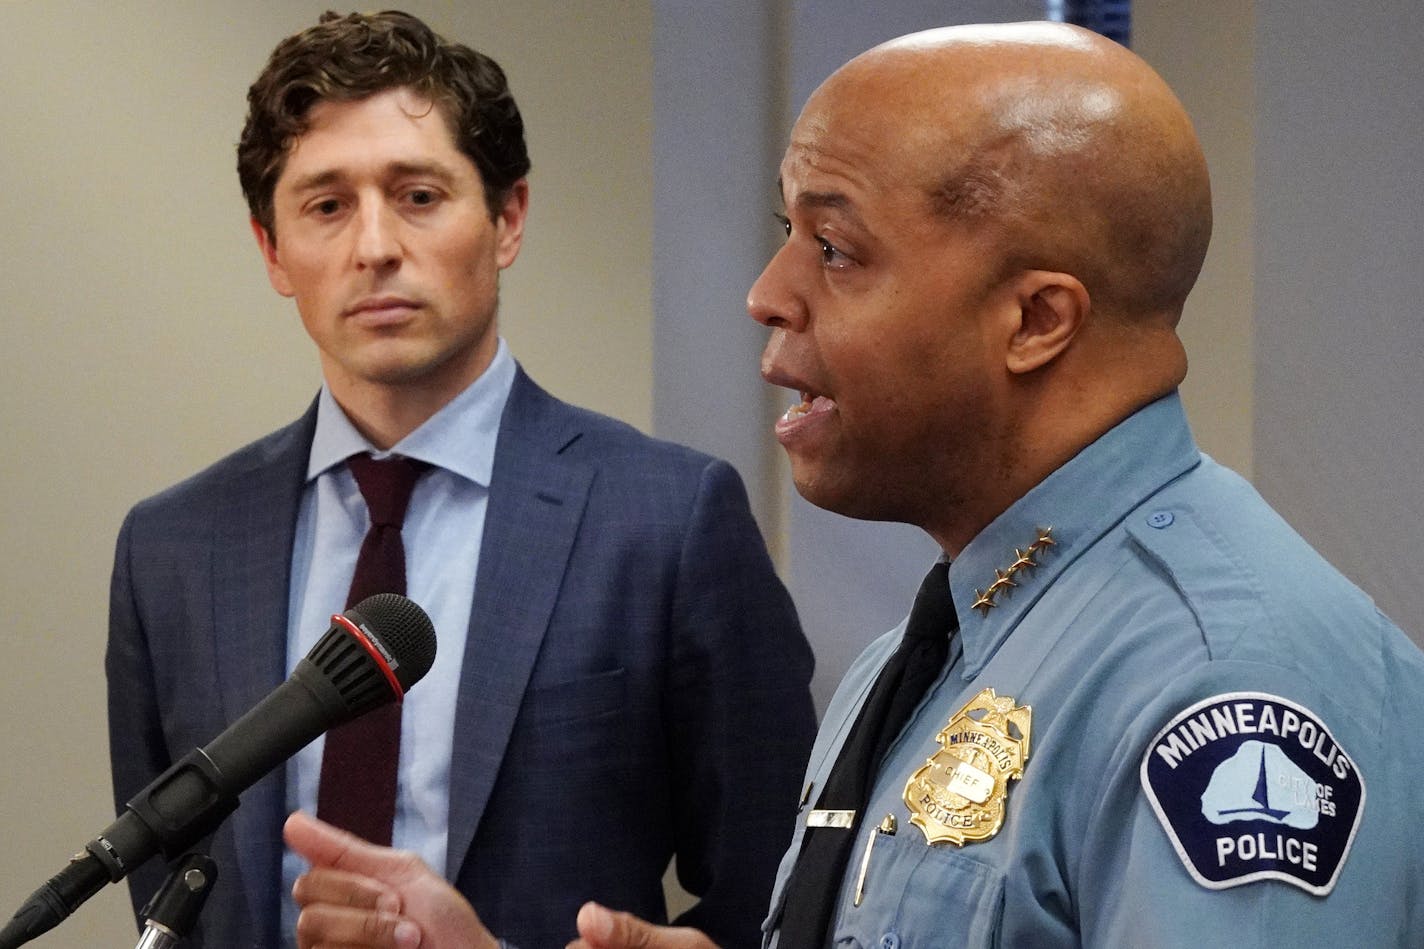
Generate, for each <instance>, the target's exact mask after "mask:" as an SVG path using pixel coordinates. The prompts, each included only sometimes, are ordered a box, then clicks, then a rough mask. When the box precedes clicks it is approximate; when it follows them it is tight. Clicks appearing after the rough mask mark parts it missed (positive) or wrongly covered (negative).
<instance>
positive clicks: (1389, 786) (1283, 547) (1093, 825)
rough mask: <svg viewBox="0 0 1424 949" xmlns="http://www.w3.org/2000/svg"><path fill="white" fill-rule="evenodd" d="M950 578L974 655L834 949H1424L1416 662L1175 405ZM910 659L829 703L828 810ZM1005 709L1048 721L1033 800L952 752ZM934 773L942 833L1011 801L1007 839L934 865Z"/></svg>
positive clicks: (879, 810) (1100, 451) (924, 731)
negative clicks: (925, 827) (925, 811)
mask: <svg viewBox="0 0 1424 949" xmlns="http://www.w3.org/2000/svg"><path fill="white" fill-rule="evenodd" d="M1050 527H1051V528H1052V530H1051V532H1049V533H1048V536H1050V537H1051V539H1052V540H1053V542H1054V543H1053V545H1052V546H1048V545H1042V544H1040V545H1039V549H1037V550H1035V551H1034V552H1032V554H1031V555H1029V551H1028V548H1029V547H1030V546H1031V545H1034V544H1035V543H1037V542H1038V540H1039V538H1040V537H1042V536H1043V529H1045V528H1050ZM1023 559H1031V560H1033V561H1034V562H1035V563H1036V564H1037V566H1025V565H1020V566H1019V567H1018V568H1017V569H1015V568H1014V567H1013V565H1014V564H1017V563H1020V561H1021V560H1023ZM949 577H950V587H951V591H952V593H953V597H954V601H955V605H956V608H957V612H958V615H959V619H960V622H961V624H962V628H961V631H960V633H959V635H958V636H956V637H955V640H954V643H953V646H952V648H951V655H950V659H949V662H948V665H947V668H946V671H945V674H944V676H943V677H942V679H941V680H940V682H939V683H938V684H937V685H936V686H935V687H934V688H932V689H931V691H930V693H929V694H928V695H927V696H926V698H925V700H924V702H923V703H922V704H921V706H920V708H919V709H918V710H917V712H916V714H915V715H914V717H913V718H912V719H911V722H910V724H909V725H907V726H906V729H905V730H904V732H903V733H902V734H901V736H900V738H899V740H898V741H897V742H896V744H895V745H894V746H892V748H891V749H890V751H889V752H888V753H887V755H886V758H885V759H884V761H883V762H882V763H881V767H880V770H879V772H878V777H877V779H876V782H875V786H874V790H873V792H872V795H871V800H870V805H869V807H868V808H867V809H866V811H865V813H864V817H863V819H862V820H861V822H860V826H859V827H858V828H857V829H856V830H855V831H854V833H855V835H856V840H855V847H854V850H853V852H852V856H851V859H850V864H849V869H848V871H847V874H846V877H845V880H844V882H843V885H842V889H841V895H840V903H839V908H838V911H837V917H836V922H835V924H834V939H835V944H836V945H837V946H843V947H850V946H878V947H880V949H899V947H902V946H903V947H922V946H945V947H961V946H969V947H989V946H996V947H1035V949H1058V947H1064V949H1067V947H1079V946H1093V947H1099V946H1114V947H1117V946H1121V947H1162V946H1180V947H1188V946H1190V947H1200V946H1231V947H1263V946H1292V947H1313V946H1370V947H1382V946H1400V947H1404V946H1412V947H1419V946H1424V911H1421V909H1420V906H1421V905H1424V902H1421V901H1424V846H1420V844H1419V835H1418V833H1417V828H1418V827H1419V826H1420V824H1421V822H1424V741H1421V736H1424V654H1421V653H1420V651H1419V649H1418V648H1417V647H1416V646H1415V645H1414V644H1413V643H1411V642H1410V641H1409V640H1408V639H1407V638H1406V637H1405V636H1404V634H1403V633H1401V632H1400V631H1399V630H1398V629H1397V628H1396V627H1395V626H1393V625H1392V624H1391V623H1390V622H1389V621H1388V620H1387V619H1386V618H1384V617H1383V616H1381V615H1380V614H1379V613H1378V611H1377V610H1376V609H1375V608H1374V606H1373V604H1372V603H1371V602H1370V601H1369V600H1368V598H1367V597H1366V596H1365V595H1364V594H1363V593H1361V592H1360V591H1359V590H1358V589H1356V588H1355V587H1354V586H1352V585H1351V584H1350V583H1349V582H1348V581H1347V580H1346V579H1345V578H1344V577H1342V576H1340V575H1339V574H1338V573H1337V572H1336V571H1335V570H1333V569H1332V568H1331V567H1330V566H1329V565H1328V564H1326V563H1325V562H1324V561H1323V560H1322V559H1321V558H1320V557H1319V556H1318V555H1317V554H1316V553H1315V552H1314V551H1313V550H1311V548H1310V547H1309V546H1308V545H1307V544H1306V543H1305V542H1304V541H1303V540H1302V539H1301V538H1300V537H1299V536H1297V535H1296V534H1295V533H1294V532H1293V531H1292V530H1291V529H1290V528H1289V527H1288V526H1287V525H1286V524H1285V523H1284V522H1283V521H1281V519H1280V518H1279V517H1278V516H1277V515H1276V514H1275V513H1274V512H1273V511H1272V510H1271V509H1270V508H1269V507H1268V506H1267V505H1266V503H1265V502H1264V501H1263V500H1262V499H1261V498H1260V496H1259V495H1258V494H1257V493H1256V492H1255V491H1254V490H1253V489H1252V488H1251V487H1250V485H1248V484H1247V483H1246V482H1245V481H1243V480H1242V479H1240V478H1239V477H1237V476H1236V475H1234V474H1232V473H1231V472H1229V471H1227V470H1226V469H1224V468H1222V467H1220V466H1219V465H1217V464H1215V463H1214V462H1213V461H1211V459H1209V458H1207V457H1205V456H1204V455H1202V454H1201V453H1200V452H1199V451H1198V450H1197V448H1196V446H1195V445H1194V444H1193V442H1192V439H1191V435H1190V432H1189V431H1188V428H1187V424H1186V419H1185V417H1184V415H1183V413H1182V410H1181V405H1180V402H1179V400H1178V398H1177V396H1176V395H1175V394H1173V395H1170V396H1168V397H1166V398H1163V399H1161V400H1159V401H1157V402H1155V403H1153V404H1151V405H1149V406H1147V407H1145V408H1144V409H1142V410H1141V411H1139V412H1138V413H1136V414H1135V415H1133V416H1132V417H1130V418H1128V419H1127V420H1125V421H1124V422H1122V423H1121V424H1119V425H1118V426H1117V427H1116V428H1114V429H1113V430H1112V431H1110V432H1108V433H1107V434H1105V435H1104V436H1103V437H1102V438H1100V439H1099V440H1098V441H1097V442H1095V443H1094V444H1092V445H1090V446H1088V447H1087V448H1086V449H1084V450H1083V451H1082V452H1081V453H1080V454H1079V455H1078V456H1077V457H1075V458H1073V459H1072V460H1070V461H1069V462H1068V463H1067V464H1065V465H1064V466H1063V467H1062V468H1060V469H1059V470H1058V471H1056V472H1054V473H1053V474H1052V475H1050V476H1049V477H1048V478H1047V479H1045V480H1044V481H1043V482H1042V483H1040V484H1039V485H1038V486H1036V487H1035V488H1034V489H1033V490H1032V491H1030V492H1029V493H1028V494H1027V495H1026V496H1025V497H1023V498H1022V499H1020V500H1019V501H1018V502H1017V503H1016V504H1014V505H1013V506H1012V507H1011V508H1010V509H1009V510H1007V511H1005V512H1004V513H1003V514H1002V515H1001V516H1000V517H998V518H997V519H996V520H995V521H994V522H993V523H991V524H990V525H989V526H988V527H986V528H985V529H984V531H982V532H981V533H980V534H979V535H978V536H977V537H975V538H974V540H973V541H972V542H971V543H970V544H969V545H968V546H967V547H966V548H965V549H964V550H963V551H962V552H961V553H960V555H959V557H958V558H956V559H955V561H954V563H953V565H952V567H951V570H950V574H949ZM1001 578H1007V579H1006V581H1005V582H1000V581H1001ZM996 583H997V587H996V588H995V589H994V590H993V592H992V593H990V588H991V587H992V586H994V585H995V584H996ZM986 601H992V603H993V605H992V606H983V605H981V607H980V608H978V609H976V608H975V606H974V604H975V603H976V602H979V603H981V604H983V603H985V602H986ZM902 631H903V625H902V627H901V628H900V629H897V630H894V631H892V632H891V633H889V634H887V635H886V636H884V637H882V638H881V639H879V640H877V641H876V642H875V643H874V644H873V645H872V646H871V647H870V648H869V649H868V650H867V651H866V652H865V653H864V654H863V655H862V656H861V658H860V659H859V660H857V662H856V664H855V665H854V666H853V667H852V669H851V670H850V672H849V673H848V674H847V676H846V678H845V680H844V681H843V682H842V684H841V687H840V689H839V690H838V692H837V694H836V696H835V698H834V699H833V700H832V702H831V705H830V707H829V709H828V710H827V713H826V716H825V720H824V722H823V724H822V727H821V733H820V735H819V736H818V738H817V744H816V747H815V749H814V750H813V752H812V756H811V761H810V764H809V767H808V774H807V777H808V780H812V781H814V782H815V786H816V788H819V787H820V786H821V785H822V784H824V782H825V779H826V775H827V774H828V773H829V770H830V767H831V764H832V763H833V762H834V759H835V754H836V752H837V750H838V749H839V746H840V744H841V742H842V741H843V740H844V737H845V734H846V732H847V731H848V730H849V727H850V724H851V723H852V722H853V721H854V717H855V712H856V710H857V709H858V708H859V707H860V705H861V703H862V702H863V701H864V699H865V696H866V693H867V692H868V691H869V689H870V686H871V683H872V682H873V681H874V679H875V675H876V673H877V672H878V671H879V669H880V667H881V666H882V665H883V664H884V662H885V660H886V659H887V658H888V656H889V654H890V653H891V652H892V651H893V649H894V648H895V645H896V643H897V642H898V641H899V638H900V636H901V634H902ZM985 688H993V689H995V690H996V692H997V694H998V695H999V696H1001V697H1002V696H1011V697H1012V698H1013V699H1014V703H1013V705H1014V706H1027V707H1029V708H1030V710H1031V711H1030V713H1029V721H1030V724H1029V727H1028V741H1027V743H1026V745H1027V747H1026V750H1027V753H1028V756H1027V760H1026V762H1024V765H1023V772H1022V778H1021V779H1019V780H1007V779H1005V778H1004V777H1003V774H1002V773H1001V772H999V770H998V767H997V766H996V765H995V763H994V762H995V759H996V758H998V759H1000V760H1001V761H1002V763H1006V764H1010V765H1011V764H1012V760H1011V759H1012V755H1011V754H1010V753H1009V752H1011V751H1012V749H1013V748H1014V747H1015V745H1016V744H1017V742H1010V741H1000V740H998V739H997V738H994V737H993V736H992V735H990V736H989V737H988V738H985V737H984V736H985V733H984V731H983V729H982V727H976V726H967V725H965V724H964V723H963V721H960V723H959V724H958V725H957V726H956V727H955V728H947V727H946V726H948V725H949V723H950V721H951V719H952V718H953V717H955V716H956V713H957V712H958V711H959V710H961V709H962V708H964V706H965V705H966V703H968V702H970V700H971V699H974V698H975V697H976V696H978V695H979V694H980V693H981V690H983V689H985ZM1268 706H1269V710H1268ZM941 735H943V737H944V741H945V744H944V745H941V743H940V741H939V740H938V739H939V738H940V736H941ZM966 736H970V737H969V739H968V740H966ZM974 736H978V739H982V743H976V741H977V740H978V739H976V738H975V737H974ZM932 759H934V760H935V761H936V764H937V765H938V766H939V768H938V769H937V770H936V769H931V772H929V773H931V775H932V779H933V781H937V782H938V783H939V786H940V788H942V789H945V790H940V791H937V792H936V794H935V796H933V797H932V798H929V799H932V800H933V801H934V802H935V806H941V807H943V808H944V810H943V811H942V812H941V816H942V817H943V818H944V820H945V821H947V822H951V823H952V822H953V821H964V822H966V823H969V824H974V823H975V822H976V821H977V820H978V816H977V815H979V814H980V813H981V812H991V811H992V805H993V804H994V802H995V801H1003V800H1004V797H1005V794H1006V798H1007V800H1006V804H1005V811H1004V814H1003V823H1002V826H1001V827H1000V829H999V830H998V832H997V833H996V834H994V835H993V836H991V837H989V838H988V839H986V840H982V841H979V842H964V843H963V844H962V845H959V844H956V843H954V842H948V841H946V842H939V843H934V844H930V843H928V842H927V835H926V834H925V833H924V832H922V830H921V829H920V827H918V826H915V825H914V824H913V823H912V820H911V816H912V814H911V810H910V808H909V806H908V805H907V803H906V801H905V797H906V789H907V785H909V784H910V782H911V779H912V778H914V777H915V776H916V773H917V772H919V771H920V769H921V768H922V767H924V766H925V765H926V764H927V763H928V762H930V761H931V760H932ZM960 761H964V762H967V763H968V764H969V767H968V768H966V769H965V770H964V774H963V776H965V777H967V780H966V781H965V782H963V783H958V784H953V785H951V780H952V779H951V778H950V775H951V774H957V773H958V772H957V771H956V769H957V768H958V764H957V762H960ZM946 766H947V768H946ZM996 775H997V779H996V781H995V782H994V783H993V784H992V785H991V783H989V781H988V780H987V779H986V776H987V777H988V778H995V776H996ZM991 786H992V787H993V790H992V791H989V793H988V794H987V797H986V798H985V800H984V801H982V802H980V803H975V802H974V801H972V800H971V799H970V798H971V797H972V796H975V795H980V796H983V795H984V793H985V791H988V789H989V788H990V787H991ZM953 788H958V790H959V791H962V792H964V793H962V794H956V793H953ZM815 794H816V791H815V790H814V789H813V791H812V793H811V795H810V799H811V800H812V801H814V800H815ZM911 797H912V798H914V797H920V795H916V794H914V793H912V794H911ZM806 814H807V812H806V811H803V814H802V818H801V819H800V820H798V829H797V833H796V837H795V839H794V840H793V841H792V845H791V848H790V850H789V852H788V855H787V858H786V859H785V860H784V861H783V863H782V868H781V872H780V874H779V875H778V882H777V886H776V894H775V895H774V896H773V902H772V909H771V914H770V916H769V917H768V929H769V930H772V931H771V932H769V942H772V943H774V942H775V932H774V925H775V920H776V919H777V917H778V913H779V900H780V899H781V893H782V892H783V889H784V883H785V879H786V876H787V874H788V872H789V869H790V867H791V865H792V862H793V858H794V855H795V853H796V852H797V851H798V850H799V848H800V845H801V835H802V833H803V830H802V828H804V825H805V818H806ZM887 817H893V818H894V825H895V832H894V833H893V834H889V833H880V832H878V831H877V830H876V829H875V828H876V827H877V826H878V825H880V824H881V823H882V821H884V820H885V819H886V818H887ZM975 826H978V825H977V824H976V825H975ZM872 839H873V840H874V843H873V844H872V843H871V842H870V841H871V840H872ZM867 848H869V855H868V857H867V855H866V854H867ZM1268 858H1269V859H1268ZM862 871H863V872H862ZM858 884H859V888H860V890H861V899H860V901H859V905H856V898H855V897H856V890H857V886H858Z"/></svg>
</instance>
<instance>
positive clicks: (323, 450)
mask: <svg viewBox="0 0 1424 949" xmlns="http://www.w3.org/2000/svg"><path fill="white" fill-rule="evenodd" d="M514 377H515V363H514V359H513V357H512V356H511V355H510V353H509V350H508V347H507V346H506V345H505V342H504V340H503V339H501V340H500V341H499V349H498V351H497V353H496V354H495V357H494V360H493V361H492V362H491V363H490V365H489V367H488V368H487V369H486V370H485V371H484V373H483V374H481V375H480V377H479V378H478V379H476V380H475V381H474V382H473V383H472V384H471V385H470V386H469V387H468V388H467V389H465V391H464V392H462V393H460V395H458V396H456V397H455V398H454V399H453V400H451V402H450V403H449V404H447V405H446V406H445V407H444V408H442V409H441V410H440V411H439V412H437V413H436V414H435V415H433V416H432V417H431V418H430V419H428V420H427V421H426V422H425V423H424V424H423V425H421V426H420V427H419V428H418V429H416V430H415V431H413V432H411V433H410V434H409V435H407V436H406V437H405V438H403V439H402V440H401V441H400V442H399V443H398V444H397V445H395V446H394V447H392V448H391V450H390V452H377V451H375V449H374V448H373V447H372V446H371V444H370V443H369V442H368V441H367V440H366V439H365V437H364V436H362V435H361V433H360V432H358V431H357V430H356V428H355V426H354V425H352V424H351V421H350V419H348V418H347V417H346V414H345V413H344V412H343V411H342V410H341V408H340V406H338V405H337V404H336V400H335V399H334V398H333V397H332V395H331V393H330V392H329V391H328V390H327V388H326V387H325V386H323V387H322V390H321V394H320V396H319V397H318V406H317V422H316V434H315V436H314V437H313V439H312V448H311V457H310V461H309V463H308V465H307V486H306V490H305V492H304V494H303V495H302V502H301V507H300V509H299V512H298V515H297V530H296V538H295V542H294V545H293V556H292V582H291V602H290V605H289V608H288V617H289V618H290V621H289V626H288V632H287V669H288V672H289V673H290V672H291V670H292V669H293V668H295V667H296V664H297V662H298V661H299V660H300V659H301V658H302V657H303V656H305V655H306V654H307V652H308V651H309V650H310V649H311V647H312V646H313V645H314V644H315V643H316V641H317V639H318V638H319V637H320V636H321V634H322V633H323V632H325V631H326V629H327V627H328V626H329V625H330V618H331V615H332V614H333V613H339V612H341V611H342V610H343V609H344V608H345V604H346V594H347V592H348V590H349V589H350V586H351V577H352V574H353V573H354V572H355V569H356V555H357V552H358V551H359V550H360V548H361V541H362V538H363V537H364V536H365V534H366V529H367V527H368V526H369V523H370V520H369V516H368V514H367V511H366V503H365V500H364V499H363V498H362V497H361V491H360V488H358V487H357V485H356V480H355V478H353V477H352V475H351V472H350V471H349V470H348V469H347V467H346V466H345V465H344V464H343V462H344V461H345V460H346V458H348V457H350V456H351V455H353V454H357V453H360V452H373V453H374V454H375V455H376V456H377V457H378V458H379V457H386V455H388V454H394V455H404V456H406V457H408V458H414V459H417V460H419V461H424V462H427V463H429V464H430V465H432V466H433V467H432V469H431V470H430V471H427V472H426V473H425V474H424V475H423V476H422V477H421V479H420V481H419V482H417V484H416V486H415V490H414V492H413V493H412V495H411V500H410V506H409V508H408V509H407V511H406V519H405V524H404V526H403V527H402V529H401V537H402V540H403V541H404V543H405V549H406V595H407V596H409V597H410V598H411V599H412V600H414V601H415V602H416V603H418V604H420V606H421V607H423V608H424V609H425V611H426V612H427V613H428V614H429V615H430V619H431V621H432V622H433V623H434V625H435V634H436V655H435V663H434V665H433V666H432V667H431V669H430V671H429V672H428V673H427V674H426V675H425V677H424V678H423V679H421V680H420V683H419V684H418V685H417V686H416V687H415V688H414V689H412V690H411V691H410V693H409V694H408V695H407V696H406V697H405V700H404V706H403V711H402V717H401V748H400V764H399V767H398V770H397V782H398V786H397V792H396V814H395V823H394V825H393V828H392V843H393V845H394V846H396V847H399V848H401V849H405V850H412V851H414V852H415V853H417V854H419V855H420V857H421V858H422V859H423V860H424V861H425V862H426V863H427V864H429V865H430V866H432V867H435V868H437V869H439V868H443V867H444V866H445V856H446V839H447V835H448V822H449V813H450V800H449V771H450V753H451V744H452V741H453V729H454V717H455V700H456V696H457V693H458V690H459V681H460V669H461V665H462V662H463V660H464V655H465V638H466V632H467V631H468V629H469V624H470V605H471V603H472V601H473V598H474V589H475V571H476V567H477V566H478V563H479V553H480V540H481V536H482V534H483V532H484V522H485V509H486V505H487V503H488V499H489V484H490V475H491V472H492V471H493V468H494V451H495V441H496V438H497V436H498V433H499V422H500V417H501V415H502V414H503V412H504V405H505V402H506V400H507V399H508V397H509V392H510V388H511V386H512V385H513V384H514ZM325 747H326V744H325V739H323V738H318V739H317V740H316V741H314V742H312V743H311V744H310V745H308V746H307V747H306V748H304V749H302V750H301V751H300V752H298V753H297V755H296V756H295V757H293V758H292V760H291V761H290V762H288V764H287V804H288V807H289V808H290V809H297V808H301V809H302V810H305V811H307V812H308V813H313V814H314V813H316V800H317V785H318V783H319V778H320V775H321V758H322V752H323V751H324V749H325ZM303 870H305V864H304V862H303V861H302V860H301V859H300V858H298V857H296V856H294V855H293V854H292V853H290V852H284V855H283V861H282V878H283V885H284V893H288V894H289V893H290V892H291V886H292V884H293V883H294V882H295V881H296V878H297V876H299V875H300V874H301V873H302V872H303ZM282 914H283V918H282V932H283V933H284V937H283V938H284V939H292V938H294V936H293V934H294V933H295V926H296V907H295V904H294V903H293V902H292V901H291V899H290V898H285V899H284V900H283V908H282Z"/></svg>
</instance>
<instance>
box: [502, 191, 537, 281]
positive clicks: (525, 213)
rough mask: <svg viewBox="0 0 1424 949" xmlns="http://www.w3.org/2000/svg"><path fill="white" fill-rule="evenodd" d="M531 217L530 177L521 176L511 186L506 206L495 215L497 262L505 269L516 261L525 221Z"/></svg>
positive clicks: (505, 202)
mask: <svg viewBox="0 0 1424 949" xmlns="http://www.w3.org/2000/svg"><path fill="white" fill-rule="evenodd" d="M528 217H529V179H528V178H520V179H519V180H518V181H516V182H515V183H514V184H512V185H510V186H509V194H508V195H506V196H505V199H504V206H503V207H501V208H500V209H499V213H498V214H496V215H495V217H494V227H495V240H496V245H495V263H496V264H498V265H499V269H500V270H503V269H504V268H505V267H508V266H509V265H510V264H512V263H514V258H516V257H518V256H519V248H520V247H521V246H522V245H523V243H524V222H525V220H526V219H527V218H528Z"/></svg>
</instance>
